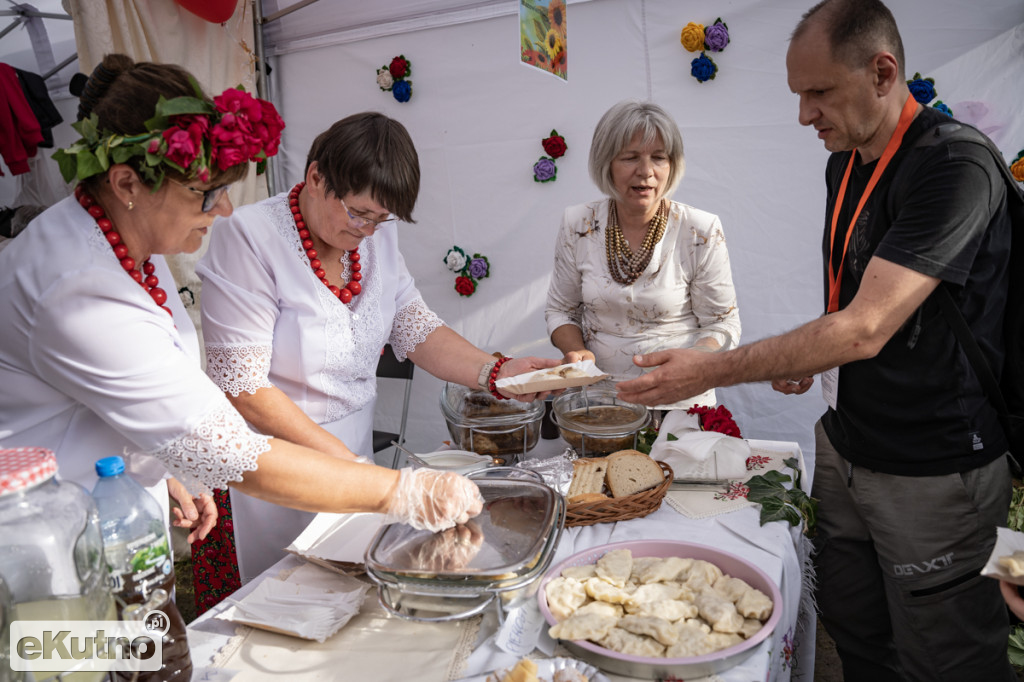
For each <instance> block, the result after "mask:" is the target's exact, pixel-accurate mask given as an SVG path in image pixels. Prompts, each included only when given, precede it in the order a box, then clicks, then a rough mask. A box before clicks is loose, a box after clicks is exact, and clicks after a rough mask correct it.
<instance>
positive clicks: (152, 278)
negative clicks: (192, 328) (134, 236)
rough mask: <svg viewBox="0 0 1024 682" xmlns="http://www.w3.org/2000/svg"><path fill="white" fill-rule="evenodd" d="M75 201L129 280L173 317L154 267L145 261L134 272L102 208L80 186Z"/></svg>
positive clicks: (130, 260) (130, 259) (133, 264)
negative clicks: (108, 245) (91, 222)
mask: <svg viewBox="0 0 1024 682" xmlns="http://www.w3.org/2000/svg"><path fill="white" fill-rule="evenodd" d="M75 199H77V200H78V203H79V204H80V205H81V206H82V208H84V209H85V210H86V211H88V212H89V215H91V216H92V217H93V218H95V219H96V226H97V227H99V228H100V230H102V231H103V236H104V237H106V239H107V243H109V244H110V247H111V248H112V249H113V250H114V255H115V256H117V260H118V261H120V262H121V267H122V268H124V270H125V272H127V273H128V274H129V275H131V278H132V279H134V280H135V281H136V282H138V283H139V286H141V287H142V288H143V289H145V290H146V291H148V292H149V295H150V296H151V297H152V298H153V301H154V302H155V303H156V304H157V305H158V306H160V307H161V308H163V309H164V310H166V311H167V314H168V315H172V316H173V313H172V312H171V309H170V308H168V307H167V306H165V305H164V303H167V292H166V291H164V290H163V289H161V288H160V287H159V286H158V285H159V284H160V280H159V279H158V278H157V276H156V275H155V274H153V273H154V272H155V271H156V266H155V265H153V264H152V263H150V262H149V260H148V259H147V260H146V262H145V263H143V264H142V271H141V272H140V271H139V270H136V269H135V266H136V262H135V259H134V258H132V257H131V256H129V255H128V247H127V246H125V245H124V243H123V242H122V241H121V235H120V233H118V231H117V230H116V229H114V223H113V222H112V221H111V220H110V218H108V217H107V214H106V211H104V210H103V207H102V206H100V205H99V204H97V203H96V200H95V199H93V197H92V195H91V194H89V192H87V191H86V189H85V187H83V186H82V185H78V186H77V187H75Z"/></svg>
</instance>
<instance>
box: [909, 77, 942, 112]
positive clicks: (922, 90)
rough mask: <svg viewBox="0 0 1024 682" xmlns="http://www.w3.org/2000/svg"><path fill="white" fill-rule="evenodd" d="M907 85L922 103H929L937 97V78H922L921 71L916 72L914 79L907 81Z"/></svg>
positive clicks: (915, 97)
mask: <svg viewBox="0 0 1024 682" xmlns="http://www.w3.org/2000/svg"><path fill="white" fill-rule="evenodd" d="M907 87H908V88H910V94H911V95H913V96H914V99H916V100H917V101H918V102H920V103H921V104H928V102H931V101H932V100H933V99H935V95H936V92H935V80H934V79H932V78H922V77H921V74H920V73H915V74H914V78H913V80H909V81H907Z"/></svg>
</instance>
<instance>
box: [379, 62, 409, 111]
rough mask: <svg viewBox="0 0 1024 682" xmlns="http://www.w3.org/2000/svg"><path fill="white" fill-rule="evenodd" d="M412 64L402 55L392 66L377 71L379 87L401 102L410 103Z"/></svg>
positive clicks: (388, 65)
mask: <svg viewBox="0 0 1024 682" xmlns="http://www.w3.org/2000/svg"><path fill="white" fill-rule="evenodd" d="M410 74H412V62H410V61H409V60H408V59H406V58H405V55H404V54H400V55H398V56H397V57H395V58H394V59H392V60H391V63H390V64H387V65H386V66H382V67H380V68H379V69H377V86H378V87H379V88H380V89H381V90H382V91H384V92H390V93H391V94H392V95H393V96H394V98H395V99H396V100H398V101H399V102H408V101H409V98H410V97H412V81H411V80H409V75H410Z"/></svg>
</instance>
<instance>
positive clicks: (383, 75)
mask: <svg viewBox="0 0 1024 682" xmlns="http://www.w3.org/2000/svg"><path fill="white" fill-rule="evenodd" d="M394 84H395V79H394V78H392V77H391V72H390V71H388V67H386V66H383V67H381V68H379V69H377V85H379V86H380V89H381V90H390V89H391V86H392V85H394Z"/></svg>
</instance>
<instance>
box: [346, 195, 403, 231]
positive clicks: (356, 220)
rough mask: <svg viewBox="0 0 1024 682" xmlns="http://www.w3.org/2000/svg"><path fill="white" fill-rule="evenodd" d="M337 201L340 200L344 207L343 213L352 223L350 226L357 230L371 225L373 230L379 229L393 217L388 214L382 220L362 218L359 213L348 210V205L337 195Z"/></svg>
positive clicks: (393, 217)
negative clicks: (354, 213)
mask: <svg viewBox="0 0 1024 682" xmlns="http://www.w3.org/2000/svg"><path fill="white" fill-rule="evenodd" d="M338 201H340V202H341V207H342V208H344V209H345V213H346V214H347V215H348V219H349V221H350V222H351V224H352V227H354V228H356V229H357V230H361V229H363V228H364V227H367V226H370V225H372V226H373V229H374V231H376V230H379V229H380V226H381V224H382V223H390V222H392V221H393V220H394V219H395V216H392V215H389V216H388V217H387V218H384V219H383V220H374V219H372V218H364V217H363V216H361V215H353V214H352V211H350V210H348V206H346V205H345V200H344V199H342V198H341V197H338Z"/></svg>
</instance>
